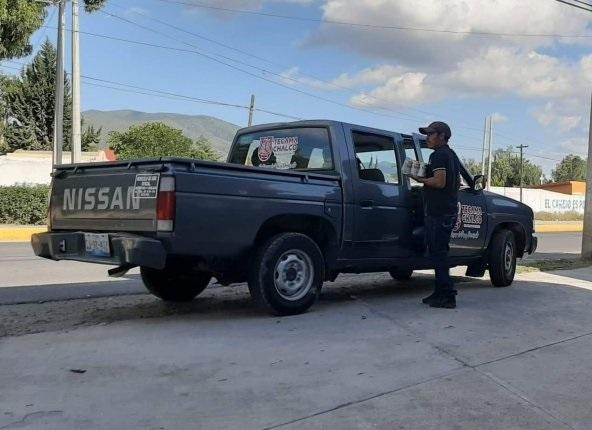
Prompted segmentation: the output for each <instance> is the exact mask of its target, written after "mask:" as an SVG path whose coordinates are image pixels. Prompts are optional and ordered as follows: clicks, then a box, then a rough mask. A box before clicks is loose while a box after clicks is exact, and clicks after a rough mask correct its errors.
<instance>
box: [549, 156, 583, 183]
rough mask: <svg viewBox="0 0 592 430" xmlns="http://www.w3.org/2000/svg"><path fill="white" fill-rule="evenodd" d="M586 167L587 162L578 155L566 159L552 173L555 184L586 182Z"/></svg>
mask: <svg viewBox="0 0 592 430" xmlns="http://www.w3.org/2000/svg"><path fill="white" fill-rule="evenodd" d="M586 165H587V162H586V160H585V159H584V158H582V157H580V156H578V155H573V154H570V155H568V156H566V157H564V158H563V160H561V162H560V163H559V164H557V166H556V167H555V170H553V171H552V172H551V177H552V178H553V182H566V181H585V180H586V170H587V169H586Z"/></svg>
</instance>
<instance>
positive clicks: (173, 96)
mask: <svg viewBox="0 0 592 430" xmlns="http://www.w3.org/2000/svg"><path fill="white" fill-rule="evenodd" d="M10 62H12V63H16V64H22V65H24V66H27V64H25V63H19V62H17V61H12V60H10ZM0 67H5V68H8V69H13V70H22V69H21V68H19V67H12V66H6V65H0ZM81 77H82V78H83V79H85V80H91V81H95V82H85V85H90V86H93V87H99V88H106V89H111V90H116V91H120V92H126V93H131V94H141V95H147V96H153V97H160V98H165V99H170V100H184V101H191V102H196V103H202V104H209V105H216V106H224V107H233V108H240V109H247V110H248V109H249V106H244V105H237V104H232V103H224V102H219V101H216V100H208V99H201V98H197V97H190V96H187V95H183V94H176V93H171V92H167V91H160V90H155V89H151V88H145V87H140V86H137V85H130V84H124V83H121V82H116V81H109V80H106V79H100V78H96V77H92V76H87V75H81ZM97 82H101V83H97ZM105 84H112V85H119V86H122V87H127V88H132V89H133V90H132V89H126V88H118V87H114V86H112V85H105ZM138 90H140V91H138ZM146 91H148V92H146ZM255 111H258V112H262V113H266V114H269V115H273V116H278V117H282V118H288V119H293V120H302V118H300V117H297V116H293V115H287V114H284V113H279V112H274V111H270V110H267V109H255Z"/></svg>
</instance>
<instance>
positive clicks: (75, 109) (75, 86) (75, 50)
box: [71, 0, 82, 163]
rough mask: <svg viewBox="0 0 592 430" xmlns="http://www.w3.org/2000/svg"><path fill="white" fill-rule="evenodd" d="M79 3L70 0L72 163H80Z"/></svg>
mask: <svg viewBox="0 0 592 430" xmlns="http://www.w3.org/2000/svg"><path fill="white" fill-rule="evenodd" d="M79 12H80V5H79V4H78V0H72V139H71V146H72V163H80V161H81V158H82V148H81V143H80V31H79V22H78V16H79Z"/></svg>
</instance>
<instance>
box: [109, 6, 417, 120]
mask: <svg viewBox="0 0 592 430" xmlns="http://www.w3.org/2000/svg"><path fill="white" fill-rule="evenodd" d="M101 12H102V13H103V14H106V15H108V16H111V17H113V18H116V19H119V20H121V21H123V22H126V23H128V24H131V25H134V26H136V27H139V28H142V29H143V30H146V31H150V32H152V33H156V34H159V35H161V36H164V37H166V38H168V39H171V40H174V41H176V42H179V43H182V44H184V45H187V46H190V47H192V48H195V49H199V48H198V47H197V46H196V45H194V44H192V43H189V42H187V41H184V40H181V39H179V38H177V37H174V36H171V35H169V34H166V33H163V32H161V31H158V30H155V29H153V28H151V27H146V26H144V25H142V24H139V23H137V22H135V21H132V20H130V19H127V18H124V17H121V16H119V15H115V14H112V13H109V12H106V11H104V10H101ZM174 49H176V48H174ZM189 52H194V53H196V54H198V55H202V56H205V57H206V58H209V59H213V58H212V56H216V57H220V58H223V59H225V60H229V61H232V62H235V63H237V64H240V65H242V66H245V67H250V68H252V69H255V70H257V71H259V72H261V73H264V74H269V75H273V76H275V77H277V78H280V79H283V80H288V81H291V82H294V83H297V84H301V85H302V84H305V83H304V82H302V81H301V80H299V79H296V78H293V77H291V76H286V75H284V74H281V73H277V72H274V71H273V70H269V69H266V68H263V67H259V66H254V65H252V64H250V63H247V62H244V61H240V60H237V59H235V58H232V57H228V56H225V55H222V54H217V53H204V52H202V51H189ZM214 61H217V62H221V63H222V64H225V65H227V66H230V67H232V66H231V65H229V64H228V63H225V62H223V61H220V60H216V59H214ZM235 69H236V70H240V71H243V72H245V71H244V70H242V69H240V68H236V67H235ZM245 73H247V72H245ZM253 76H256V77H259V76H258V75H253ZM267 81H268V82H272V83H275V84H276V85H280V86H282V87H284V88H288V89H290V90H292V91H298V92H301V93H303V94H307V95H309V96H313V97H316V98H320V99H321V100H324V101H329V102H331V103H339V104H340V105H341V106H345V107H348V108H350V109H358V110H360V109H361V110H362V111H364V112H369V113H374V114H376V115H383V114H380V113H379V112H376V111H373V110H370V109H363V108H356V107H353V106H350V105H346V104H343V103H340V102H336V101H335V100H332V99H329V98H325V97H321V96H318V95H315V94H313V93H308V92H306V91H302V90H297V89H296V88H294V87H291V86H288V85H282V84H280V83H279V82H277V81H272V80H267ZM348 91H349V89H348ZM372 98H374V97H372ZM377 100H378V99H377ZM365 104H367V103H365ZM387 110H388V111H390V112H393V113H397V114H399V115H404V116H406V117H408V119H407V118H399V117H398V116H393V115H389V116H391V117H393V118H398V119H405V120H407V121H417V120H418V118H417V117H413V116H411V115H409V114H406V113H404V112H400V111H395V110H392V109H387ZM383 116H384V115H383ZM419 120H421V121H423V118H421V119H419Z"/></svg>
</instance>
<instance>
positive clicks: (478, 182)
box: [473, 175, 486, 191]
mask: <svg viewBox="0 0 592 430" xmlns="http://www.w3.org/2000/svg"><path fill="white" fill-rule="evenodd" d="M485 183H486V179H485V176H483V175H477V176H475V178H474V179H473V190H474V191H483V190H484V189H485Z"/></svg>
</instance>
